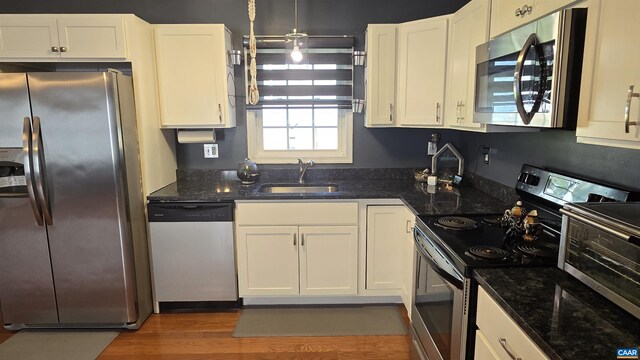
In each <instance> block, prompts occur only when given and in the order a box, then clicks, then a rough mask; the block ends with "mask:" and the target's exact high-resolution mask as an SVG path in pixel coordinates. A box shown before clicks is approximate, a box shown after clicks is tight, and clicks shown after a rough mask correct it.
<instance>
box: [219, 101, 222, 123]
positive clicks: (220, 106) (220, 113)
mask: <svg viewBox="0 0 640 360" xmlns="http://www.w3.org/2000/svg"><path fill="white" fill-rule="evenodd" d="M218 119H219V120H220V124H222V105H220V104H218Z"/></svg>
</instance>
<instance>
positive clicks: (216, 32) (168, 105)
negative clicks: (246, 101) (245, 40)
mask: <svg viewBox="0 0 640 360" xmlns="http://www.w3.org/2000/svg"><path fill="white" fill-rule="evenodd" d="M154 35H155V44H156V64H157V71H158V93H159V99H160V118H161V126H162V127H165V128H214V127H225V126H226V116H225V111H224V110H223V105H224V104H225V103H226V102H227V94H226V91H225V90H224V89H225V86H226V82H227V72H226V68H227V66H226V54H225V50H224V49H225V29H224V26H223V25H158V26H156V28H155V31H154Z"/></svg>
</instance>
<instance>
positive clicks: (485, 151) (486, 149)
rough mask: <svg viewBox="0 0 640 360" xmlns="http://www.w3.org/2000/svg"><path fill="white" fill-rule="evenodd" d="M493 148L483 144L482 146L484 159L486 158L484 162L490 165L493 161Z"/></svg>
mask: <svg viewBox="0 0 640 360" xmlns="http://www.w3.org/2000/svg"><path fill="white" fill-rule="evenodd" d="M490 155H491V148H490V147H489V146H483V147H482V159H483V160H484V163H485V164H487V165H489V163H490V162H491V156H490Z"/></svg>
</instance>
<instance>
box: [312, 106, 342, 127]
mask: <svg viewBox="0 0 640 360" xmlns="http://www.w3.org/2000/svg"><path fill="white" fill-rule="evenodd" d="M314 113H315V117H316V118H315V126H338V109H315V110H314Z"/></svg>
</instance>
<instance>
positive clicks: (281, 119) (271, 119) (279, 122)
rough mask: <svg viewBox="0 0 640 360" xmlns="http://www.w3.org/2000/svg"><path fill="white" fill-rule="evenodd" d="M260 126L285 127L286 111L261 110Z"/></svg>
mask: <svg viewBox="0 0 640 360" xmlns="http://www.w3.org/2000/svg"><path fill="white" fill-rule="evenodd" d="M262 126H265V127H268V126H281V127H286V126H287V110H286V109H264V110H262Z"/></svg>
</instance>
